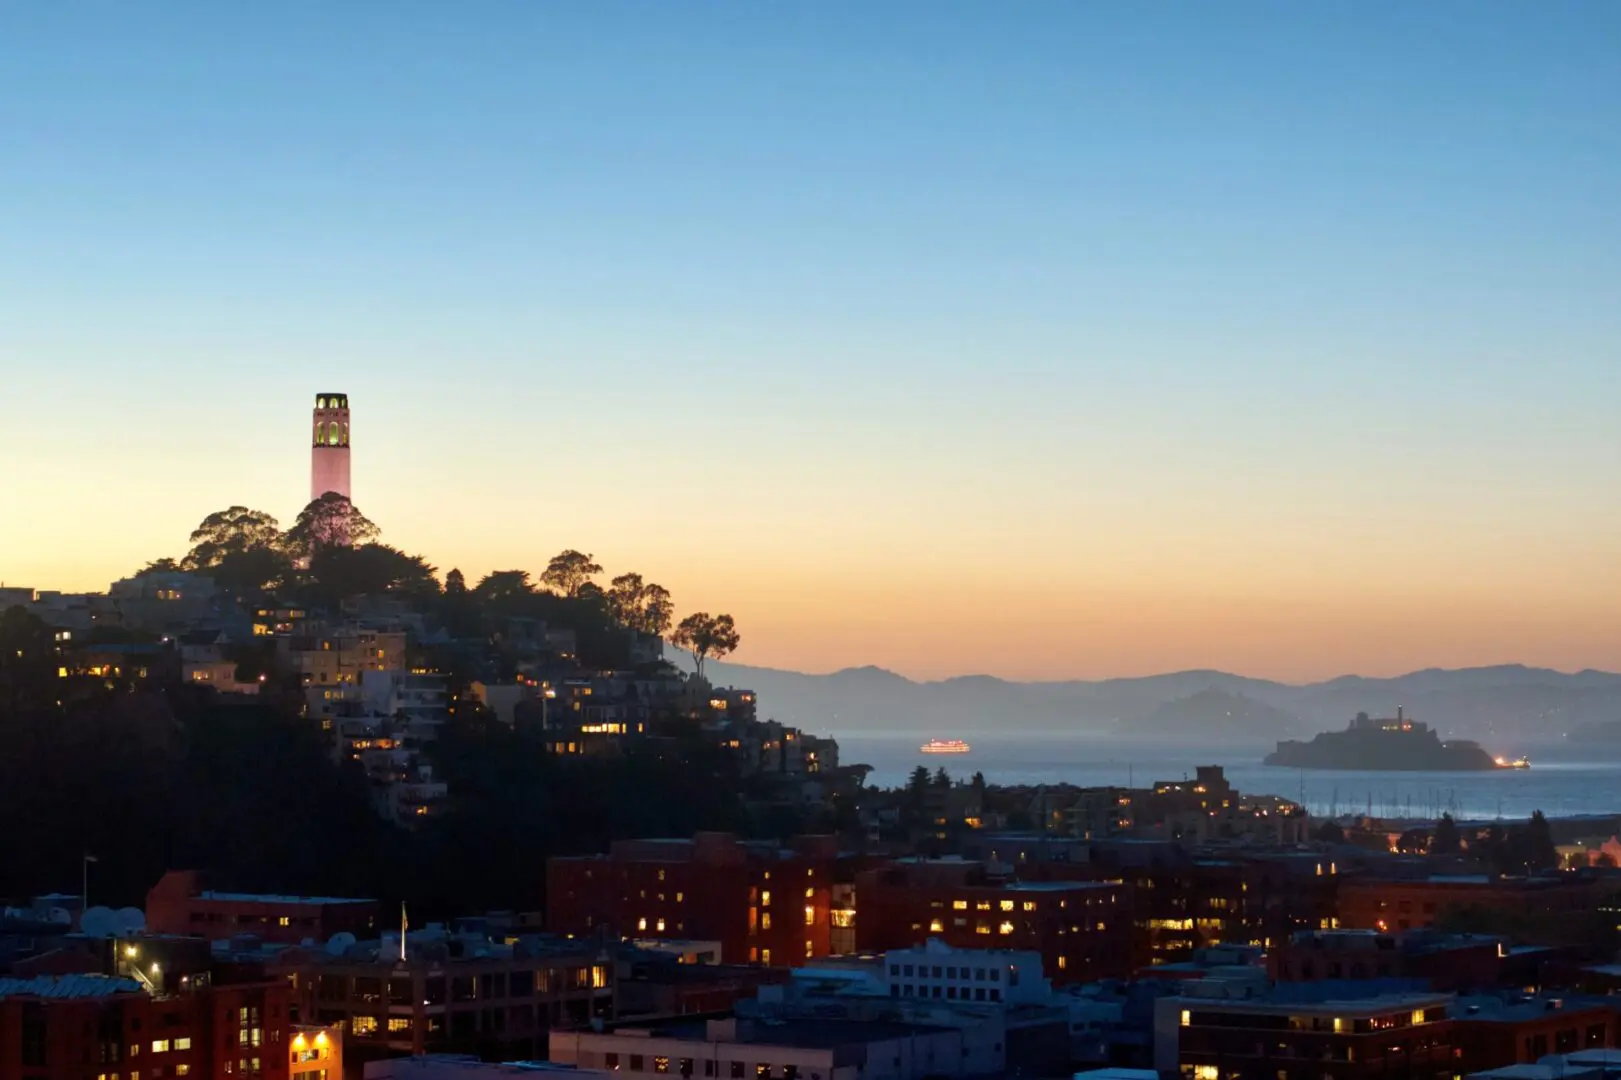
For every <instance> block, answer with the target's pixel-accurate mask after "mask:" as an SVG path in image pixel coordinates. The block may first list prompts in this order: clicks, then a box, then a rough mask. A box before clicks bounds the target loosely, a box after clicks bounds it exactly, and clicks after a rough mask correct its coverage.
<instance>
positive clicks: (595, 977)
mask: <svg viewBox="0 0 1621 1080" xmlns="http://www.w3.org/2000/svg"><path fill="white" fill-rule="evenodd" d="M607 985H608V969H607V968H605V967H603V966H602V965H601V964H598V965H597V966H596V967H594V968H592V969H591V988H592V989H593V990H602V989H605V988H606V987H607Z"/></svg>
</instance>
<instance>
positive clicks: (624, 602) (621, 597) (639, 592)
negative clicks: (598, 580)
mask: <svg viewBox="0 0 1621 1080" xmlns="http://www.w3.org/2000/svg"><path fill="white" fill-rule="evenodd" d="M607 595H608V611H609V613H610V614H612V615H613V617H614V618H615V619H616V620H618V622H619V624H620V625H621V626H625V627H629V628H631V629H635V626H636V621H637V619H638V618H640V617H641V613H642V604H643V603H644V602H645V601H646V597H647V584H646V583H645V582H644V581H642V575H640V574H620V575H619V576H618V577H616V578H614V579H613V581H611V582H610V583H609V584H608V594H607Z"/></svg>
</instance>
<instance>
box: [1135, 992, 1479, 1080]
mask: <svg viewBox="0 0 1621 1080" xmlns="http://www.w3.org/2000/svg"><path fill="white" fill-rule="evenodd" d="M1196 987H1197V984H1190V989H1193V988H1196ZM1451 1001H1452V999H1451V997H1450V996H1449V995H1444V994H1415V993H1389V994H1381V995H1378V996H1368V997H1364V998H1354V999H1346V1000H1302V999H1300V998H1298V997H1295V998H1290V997H1284V996H1281V995H1279V996H1277V997H1247V998H1224V997H1215V996H1212V997H1204V996H1180V997H1168V998H1163V999H1161V1000H1160V1001H1159V1002H1158V1003H1157V1005H1156V1007H1155V1049H1154V1058H1155V1060H1154V1067H1155V1069H1157V1070H1158V1072H1159V1073H1160V1075H1161V1076H1166V1075H1176V1076H1180V1077H1182V1078H1183V1080H1321V1078H1323V1077H1331V1078H1333V1080H1359V1078H1368V1080H1375V1078H1379V1080H1383V1078H1385V1077H1392V1076H1400V1077H1405V1078H1409V1080H1451V1078H1452V1077H1453V1076H1454V1075H1455V1074H1456V1071H1457V1064H1456V1051H1457V1047H1458V1036H1457V1032H1456V1030H1455V1025H1454V1023H1453V1021H1452V1020H1451V1019H1450V1017H1449V1015H1448V1006H1449V1005H1450V1004H1451Z"/></svg>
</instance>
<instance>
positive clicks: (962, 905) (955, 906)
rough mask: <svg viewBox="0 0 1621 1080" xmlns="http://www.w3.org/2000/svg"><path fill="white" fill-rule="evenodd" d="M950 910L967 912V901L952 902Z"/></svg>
mask: <svg viewBox="0 0 1621 1080" xmlns="http://www.w3.org/2000/svg"><path fill="white" fill-rule="evenodd" d="M951 908H952V910H953V911H967V910H968V901H966V900H953V901H952V902H951Z"/></svg>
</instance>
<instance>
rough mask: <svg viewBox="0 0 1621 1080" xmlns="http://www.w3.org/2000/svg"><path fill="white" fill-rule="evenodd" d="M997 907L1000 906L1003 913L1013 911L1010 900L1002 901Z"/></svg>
mask: <svg viewBox="0 0 1621 1080" xmlns="http://www.w3.org/2000/svg"><path fill="white" fill-rule="evenodd" d="M998 906H1000V907H1001V909H1002V910H1003V911H1012V910H1013V901H1011V900H1003V901H1002V903H1001V904H1000V905H998Z"/></svg>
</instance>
